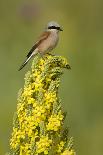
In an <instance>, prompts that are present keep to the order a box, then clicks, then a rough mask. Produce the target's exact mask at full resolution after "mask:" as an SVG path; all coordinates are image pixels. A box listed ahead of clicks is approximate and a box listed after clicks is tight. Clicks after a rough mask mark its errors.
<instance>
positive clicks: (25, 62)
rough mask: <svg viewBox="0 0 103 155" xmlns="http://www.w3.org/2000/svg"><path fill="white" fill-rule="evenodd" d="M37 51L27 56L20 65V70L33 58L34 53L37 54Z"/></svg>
mask: <svg viewBox="0 0 103 155" xmlns="http://www.w3.org/2000/svg"><path fill="white" fill-rule="evenodd" d="M36 54H37V53H36V52H35V53H34V52H33V53H31V55H29V57H27V58H26V60H25V61H24V62H23V64H22V65H21V66H20V68H19V69H18V71H20V70H21V69H22V68H23V67H24V66H25V65H26V64H27V63H28V61H29V60H30V59H31V58H32V56H33V55H36Z"/></svg>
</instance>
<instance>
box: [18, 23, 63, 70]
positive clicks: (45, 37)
mask: <svg viewBox="0 0 103 155" xmlns="http://www.w3.org/2000/svg"><path fill="white" fill-rule="evenodd" d="M59 31H63V30H62V29H61V28H60V25H59V24H58V23H56V22H54V21H52V22H49V23H48V25H47V27H46V30H45V31H44V32H43V33H42V35H41V36H40V37H39V39H38V41H37V42H36V43H35V44H34V46H33V47H32V48H31V50H30V51H29V53H28V54H27V57H26V60H25V61H24V63H23V64H22V65H21V67H20V68H19V70H21V69H22V68H23V67H24V66H25V65H26V64H27V63H28V61H29V60H30V59H31V58H32V57H33V56H35V55H36V54H37V53H40V54H41V55H44V54H45V53H47V52H49V51H51V50H52V49H54V48H55V47H56V45H57V43H58V40H59Z"/></svg>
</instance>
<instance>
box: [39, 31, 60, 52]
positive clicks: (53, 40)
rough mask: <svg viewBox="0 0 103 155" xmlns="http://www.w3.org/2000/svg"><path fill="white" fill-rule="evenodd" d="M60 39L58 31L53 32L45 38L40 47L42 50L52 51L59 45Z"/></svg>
mask: <svg viewBox="0 0 103 155" xmlns="http://www.w3.org/2000/svg"><path fill="white" fill-rule="evenodd" d="M58 40H59V37H58V34H57V33H51V34H50V35H49V36H48V38H47V39H45V40H43V42H42V43H41V44H40V45H39V47H38V49H39V51H40V52H43V53H44V52H46V51H50V50H52V49H53V48H55V46H56V45H57V43H58Z"/></svg>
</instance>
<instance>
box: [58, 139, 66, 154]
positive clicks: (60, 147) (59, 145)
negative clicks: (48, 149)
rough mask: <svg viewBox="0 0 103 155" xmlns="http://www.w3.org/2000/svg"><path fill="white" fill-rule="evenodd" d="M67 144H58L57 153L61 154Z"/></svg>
mask: <svg viewBox="0 0 103 155" xmlns="http://www.w3.org/2000/svg"><path fill="white" fill-rule="evenodd" d="M64 145H65V142H64V141H61V142H60V144H58V148H57V152H58V153H61V152H62V150H63V148H64Z"/></svg>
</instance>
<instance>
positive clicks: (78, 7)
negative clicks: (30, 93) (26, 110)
mask: <svg viewBox="0 0 103 155" xmlns="http://www.w3.org/2000/svg"><path fill="white" fill-rule="evenodd" d="M51 20H54V21H58V23H59V24H60V25H62V27H63V29H64V31H63V33H61V34H60V42H59V45H58V46H57V48H56V49H55V50H54V52H55V53H56V54H57V55H62V56H64V57H66V58H67V59H68V60H69V62H70V65H71V67H72V69H71V70H70V71H65V74H64V75H63V77H62V82H61V88H60V95H61V98H62V104H63V106H64V108H65V110H66V111H67V112H68V115H67V119H66V125H68V126H69V133H70V135H71V136H73V137H74V140H75V142H74V144H75V150H76V152H77V154H78V155H103V1H102V0H78V1H77V0H73V1H70V0H55V1H53V0H52V1H49V0H44V1H42V0H41V1H40V0H37V1H30V0H29V1H26V0H25V1H19V0H15V1H14V0H9V1H5V0H0V155H4V154H5V153H6V152H7V151H8V150H9V138H10V135H11V131H12V119H13V114H14V112H15V111H16V104H17V92H18V90H19V89H20V88H21V87H23V84H24V75H25V73H26V72H27V71H28V69H30V65H31V62H30V63H29V64H28V65H27V66H26V67H25V68H24V69H23V70H22V71H20V72H18V68H19V67H20V65H21V63H22V62H23V61H24V59H25V56H26V54H27V52H28V50H29V49H30V48H31V46H32V45H33V43H34V42H35V40H36V38H37V37H38V36H39V34H40V33H41V31H42V29H43V28H44V27H45V25H46V24H47V23H48V21H51Z"/></svg>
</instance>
